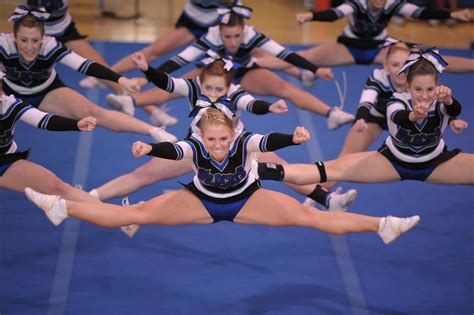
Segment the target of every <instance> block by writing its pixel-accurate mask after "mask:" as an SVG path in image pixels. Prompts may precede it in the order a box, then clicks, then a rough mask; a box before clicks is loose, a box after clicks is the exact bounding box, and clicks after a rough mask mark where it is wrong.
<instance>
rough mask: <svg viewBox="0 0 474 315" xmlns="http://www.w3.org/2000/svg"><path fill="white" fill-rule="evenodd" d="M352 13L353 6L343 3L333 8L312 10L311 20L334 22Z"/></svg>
mask: <svg viewBox="0 0 474 315" xmlns="http://www.w3.org/2000/svg"><path fill="white" fill-rule="evenodd" d="M353 13H354V7H353V6H351V5H350V4H347V3H344V4H341V5H340V6H337V7H336V8H334V9H330V10H324V11H319V12H313V21H320V22H334V21H336V20H339V19H342V18H343V17H345V16H348V15H351V14H353Z"/></svg>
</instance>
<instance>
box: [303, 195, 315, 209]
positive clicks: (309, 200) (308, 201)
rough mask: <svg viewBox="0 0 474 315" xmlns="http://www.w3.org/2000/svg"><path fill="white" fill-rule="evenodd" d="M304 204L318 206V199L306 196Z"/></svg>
mask: <svg viewBox="0 0 474 315" xmlns="http://www.w3.org/2000/svg"><path fill="white" fill-rule="evenodd" d="M303 205H305V206H308V207H312V208H314V207H315V206H316V201H314V200H313V199H311V198H309V197H306V199H305V200H304V201H303Z"/></svg>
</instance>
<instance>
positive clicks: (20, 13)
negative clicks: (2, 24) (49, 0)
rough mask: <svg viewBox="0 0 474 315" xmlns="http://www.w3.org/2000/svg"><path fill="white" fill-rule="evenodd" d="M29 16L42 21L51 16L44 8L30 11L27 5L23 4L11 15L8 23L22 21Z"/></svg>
mask: <svg viewBox="0 0 474 315" xmlns="http://www.w3.org/2000/svg"><path fill="white" fill-rule="evenodd" d="M28 14H31V15H33V16H34V17H35V18H37V19H38V20H40V21H46V20H47V19H48V18H49V16H50V14H49V13H48V12H46V9H45V8H44V7H35V8H33V9H31V10H30V9H29V8H28V7H27V6H26V5H23V4H21V5H19V6H17V7H16V9H15V11H13V14H12V15H10V17H9V18H8V21H9V22H11V21H13V22H18V21H21V20H22V19H23V18H24V17H25V16H27V15H28Z"/></svg>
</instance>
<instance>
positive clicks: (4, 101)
mask: <svg viewBox="0 0 474 315" xmlns="http://www.w3.org/2000/svg"><path fill="white" fill-rule="evenodd" d="M0 102H1V103H0V114H2V115H4V114H5V113H7V112H11V110H12V109H14V108H15V107H17V106H19V105H20V104H24V103H23V101H22V100H20V99H19V98H16V97H15V96H13V95H5V94H3V95H2V97H1V99H0Z"/></svg>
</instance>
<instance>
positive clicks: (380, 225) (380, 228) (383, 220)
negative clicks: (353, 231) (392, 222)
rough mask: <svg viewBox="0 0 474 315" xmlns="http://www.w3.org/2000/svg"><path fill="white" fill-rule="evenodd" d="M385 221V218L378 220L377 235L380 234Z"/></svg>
mask: <svg viewBox="0 0 474 315" xmlns="http://www.w3.org/2000/svg"><path fill="white" fill-rule="evenodd" d="M386 220H387V218H386V217H383V218H381V219H380V222H379V230H378V232H377V233H380V232H382V230H383V227H384V226H385V221H386Z"/></svg>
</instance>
